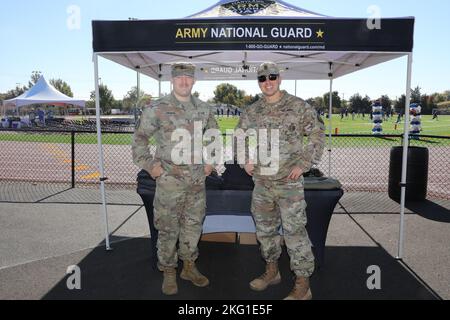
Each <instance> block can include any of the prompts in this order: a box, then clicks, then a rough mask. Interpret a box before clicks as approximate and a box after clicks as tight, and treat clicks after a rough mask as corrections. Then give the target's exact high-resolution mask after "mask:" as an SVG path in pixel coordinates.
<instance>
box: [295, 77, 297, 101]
mask: <svg viewBox="0 0 450 320" xmlns="http://www.w3.org/2000/svg"><path fill="white" fill-rule="evenodd" d="M295 96H296V97H298V95H297V80H295Z"/></svg>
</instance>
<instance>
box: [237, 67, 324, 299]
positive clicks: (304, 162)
mask: <svg viewBox="0 0 450 320" xmlns="http://www.w3.org/2000/svg"><path fill="white" fill-rule="evenodd" d="M258 84H259V88H260V89H261V92H262V94H263V99H260V100H259V101H257V102H256V103H254V104H253V105H251V106H250V107H248V108H246V112H244V113H243V114H242V116H241V119H240V122H239V124H238V127H239V128H241V129H243V130H248V129H256V130H257V132H258V130H259V129H267V130H273V129H278V130H279V169H278V172H276V173H275V174H272V175H263V174H262V170H261V166H259V165H258V163H256V164H251V163H247V164H246V165H245V167H244V168H245V171H246V172H247V174H249V175H251V176H253V180H254V182H255V189H254V190H253V195H252V214H253V218H254V220H255V224H256V236H257V238H258V241H259V243H260V246H261V247H260V249H261V254H262V257H263V259H264V260H265V261H266V270H265V272H264V273H263V274H262V275H261V276H259V277H258V278H256V279H254V280H253V281H251V282H250V288H251V289H253V290H256V291H262V290H265V289H266V288H267V287H268V286H270V285H275V284H278V283H280V281H281V275H280V272H279V269H278V259H279V257H280V255H281V245H280V241H281V237H280V234H279V230H280V226H282V228H283V235H284V240H285V243H286V246H287V250H288V254H289V256H290V266H291V270H292V271H293V272H294V273H295V276H296V280H295V285H294V287H293V289H292V291H291V293H290V294H289V295H288V296H287V297H286V299H287V300H307V299H311V298H312V294H311V290H310V286H309V277H310V276H311V274H312V273H313V271H314V256H313V254H312V251H311V242H310V239H309V238H308V234H307V232H306V229H305V226H306V222H307V221H306V213H305V208H306V203H305V200H304V199H305V198H304V190H303V186H304V185H303V184H304V181H303V175H302V174H303V173H304V172H307V171H309V170H310V168H311V166H312V164H313V163H317V162H319V160H320V158H321V156H322V153H323V147H324V144H325V133H324V130H325V128H324V125H323V121H322V120H321V119H320V118H319V116H318V115H317V113H316V111H315V110H314V108H312V107H311V106H310V105H308V104H307V103H306V102H305V101H303V100H302V99H300V98H297V97H295V96H292V95H290V94H288V93H287V92H286V91H284V90H280V85H281V77H280V69H279V68H278V66H277V65H276V64H275V63H272V62H266V63H263V64H262V65H261V66H260V67H259V68H258ZM305 136H306V138H307V139H305V140H306V141H305V142H304V137H305Z"/></svg>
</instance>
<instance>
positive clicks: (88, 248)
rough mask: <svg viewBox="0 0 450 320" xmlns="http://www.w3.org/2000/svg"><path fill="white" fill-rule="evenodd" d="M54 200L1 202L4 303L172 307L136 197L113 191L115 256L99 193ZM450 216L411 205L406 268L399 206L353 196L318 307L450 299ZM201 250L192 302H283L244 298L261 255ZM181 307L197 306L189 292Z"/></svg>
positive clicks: (381, 197) (344, 208)
mask: <svg viewBox="0 0 450 320" xmlns="http://www.w3.org/2000/svg"><path fill="white" fill-rule="evenodd" d="M64 190H65V191H64ZM34 191H36V190H34ZM41 191H42V190H41ZM47 191H48V192H41V193H40V192H35V194H34V199H35V202H29V203H21V202H20V195H17V201H16V202H13V201H9V202H1V201H4V200H2V199H0V231H1V232H0V299H43V298H45V299H58V298H61V299H66V298H68V299H71V298H81V299H98V298H102V299H104V298H112V299H116V298H117V299H129V298H143V299H163V298H165V297H163V296H161V295H160V292H159V288H160V281H161V276H160V274H159V273H158V272H156V271H152V270H151V267H150V262H149V261H150V257H149V250H147V248H148V246H149V245H150V244H149V241H148V237H149V231H148V223H147V220H146V216H145V209H144V208H143V207H142V205H141V204H142V203H141V200H140V198H139V196H138V195H137V194H136V193H135V191H133V190H124V191H117V190H116V191H108V203H110V204H109V205H108V214H109V219H110V232H111V240H112V246H113V247H114V251H113V252H112V253H106V252H105V250H104V246H103V232H104V231H103V230H104V225H103V218H102V213H101V206H100V205H99V203H100V201H99V199H100V195H99V192H98V190H93V189H68V188H67V187H64V186H63V188H62V189H61V190H59V191H58V192H56V193H51V192H53V191H55V190H53V189H52V190H47ZM9 192H12V191H11V190H10V191H9ZM0 194H1V193H0ZM10 196H11V195H10ZM449 210H450V201H448V200H437V201H432V200H427V201H425V202H423V203H417V204H410V205H408V210H407V214H406V218H405V222H406V223H405V241H404V255H403V260H402V261H398V260H396V259H395V256H396V255H397V245H398V229H399V214H398V212H399V205H398V203H396V202H394V201H392V200H390V199H389V198H388V197H387V195H386V194H383V193H347V194H345V195H344V197H343V198H342V199H341V202H340V205H338V207H336V210H335V214H334V215H333V217H332V220H331V225H330V228H329V231H328V238H327V250H326V257H325V259H326V261H325V267H324V268H323V269H321V270H319V271H318V272H317V273H316V274H315V276H314V277H313V280H312V283H313V290H314V292H315V298H316V299H440V298H442V299H450V270H449V268H448V266H449V265H450V250H449V243H450V211H449ZM201 246H202V247H201V248H202V249H201V250H202V251H201V252H202V253H201V254H202V255H201V259H200V260H199V261H200V263H201V265H200V266H201V267H202V268H204V269H205V270H209V273H210V275H211V280H212V287H211V288H208V290H207V291H206V293H205V291H201V290H200V291H192V292H189V293H190V294H192V295H193V296H192V297H191V299H192V298H198V299H241V298H242V299H279V298H282V297H283V295H284V294H285V293H284V292H281V291H282V290H283V289H284V288H285V287H283V286H281V287H280V289H279V290H280V291H277V290H278V289H274V291H270V292H268V293H266V294H265V295H255V294H253V293H251V292H250V293H249V292H247V291H250V290H245V288H244V287H243V288H241V289H242V290H241V289H239V290H237V288H238V287H239V286H240V285H241V284H240V283H241V282H242V283H246V282H247V280H250V278H251V277H252V276H254V275H256V273H257V272H258V270H255V269H254V268H257V266H259V265H258V264H261V265H260V266H259V267H260V268H262V262H261V261H260V259H259V253H258V248H257V247H256V246H244V245H237V246H236V245H235V244H216V243H207V242H202V243H201ZM208 256H210V257H209V258H208ZM247 257H252V258H251V259H249V258H247ZM213 258H214V259H213ZM236 259H237V260H236ZM283 259H284V260H283V266H284V267H283V268H284V269H285V273H287V272H289V270H288V269H289V268H288V262H287V258H286V257H285V256H284V258H283ZM235 260H236V261H235ZM231 261H233V263H236V265H235V266H234V267H235V268H236V270H234V269H233V267H230V265H232V262H231ZM255 261H257V262H258V263H255ZM70 265H79V266H81V270H82V275H85V276H84V277H83V278H82V281H83V282H82V283H83V288H84V289H82V290H80V291H77V292H76V293H74V292H73V291H68V289H67V287H66V279H67V277H68V276H67V275H66V270H67V267H68V266H70ZM222 265H228V266H229V268H230V269H229V272H230V275H229V278H227V277H224V276H223V275H221V274H220V272H219V270H221V269H220V268H223V266H222ZM254 265H256V266H254ZM221 266H222V267H221ZM370 266H378V267H379V268H380V271H381V289H380V290H369V289H368V288H367V285H366V282H367V279H368V278H369V277H370V274H368V268H369V267H370ZM214 268H216V269H217V270H216V269H214ZM214 270H216V272H215V271H214ZM233 270H234V271H233ZM242 270H244V271H245V272H242ZM242 277H244V278H242ZM247 278H249V279H247ZM83 279H84V280H83ZM213 280H214V281H213ZM234 284H235V285H236V288H235V287H234ZM184 286H185V285H184V284H183V288H184ZM285 286H286V288H287V287H288V286H289V283H286V284H285ZM245 287H246V286H245ZM114 288H116V289H114ZM183 290H190V289H188V288H186V289H183ZM180 291H182V290H180ZM178 298H179V299H183V298H188V299H189V297H188V296H184V295H183V293H182V292H181V293H180V295H179V296H178Z"/></svg>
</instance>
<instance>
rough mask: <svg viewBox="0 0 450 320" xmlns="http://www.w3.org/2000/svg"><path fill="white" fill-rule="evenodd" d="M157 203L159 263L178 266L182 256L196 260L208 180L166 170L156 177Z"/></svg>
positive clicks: (155, 217) (155, 211) (155, 200)
mask: <svg viewBox="0 0 450 320" xmlns="http://www.w3.org/2000/svg"><path fill="white" fill-rule="evenodd" d="M153 206H154V222H155V227H156V229H157V230H158V232H159V235H158V242H157V248H158V263H159V265H160V266H163V267H177V265H178V258H180V259H181V260H190V261H195V260H196V259H197V258H198V242H199V240H200V236H201V234H202V227H203V220H204V218H205V207H206V193H205V183H204V180H203V181H202V182H198V181H193V180H192V178H191V177H190V176H183V177H180V176H175V175H169V174H167V173H166V172H165V173H163V175H162V176H161V177H159V178H157V180H156V194H155V198H154V201H153ZM177 242H178V249H177Z"/></svg>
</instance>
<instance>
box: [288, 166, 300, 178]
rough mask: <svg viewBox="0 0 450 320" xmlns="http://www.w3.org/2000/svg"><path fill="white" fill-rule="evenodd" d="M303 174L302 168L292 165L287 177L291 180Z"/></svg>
mask: <svg viewBox="0 0 450 320" xmlns="http://www.w3.org/2000/svg"><path fill="white" fill-rule="evenodd" d="M302 174H303V170H302V169H300V167H294V168H292V171H291V173H290V174H289V175H288V179H291V180H298V178H300V176H301V175H302Z"/></svg>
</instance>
